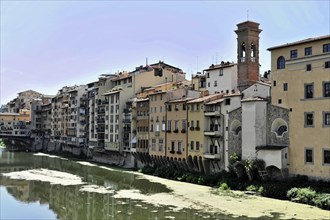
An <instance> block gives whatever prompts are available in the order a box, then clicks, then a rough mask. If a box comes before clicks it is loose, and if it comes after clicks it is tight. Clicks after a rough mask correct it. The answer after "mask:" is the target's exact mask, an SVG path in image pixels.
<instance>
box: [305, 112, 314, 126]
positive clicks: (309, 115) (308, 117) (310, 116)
mask: <svg viewBox="0 0 330 220" xmlns="http://www.w3.org/2000/svg"><path fill="white" fill-rule="evenodd" d="M305 127H314V113H313V112H305Z"/></svg>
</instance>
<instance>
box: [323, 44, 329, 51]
mask: <svg viewBox="0 0 330 220" xmlns="http://www.w3.org/2000/svg"><path fill="white" fill-rule="evenodd" d="M327 52H330V44H323V53H327Z"/></svg>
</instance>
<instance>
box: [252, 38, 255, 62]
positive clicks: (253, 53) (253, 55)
mask: <svg viewBox="0 0 330 220" xmlns="http://www.w3.org/2000/svg"><path fill="white" fill-rule="evenodd" d="M251 62H256V45H255V43H254V42H253V43H252V44H251Z"/></svg>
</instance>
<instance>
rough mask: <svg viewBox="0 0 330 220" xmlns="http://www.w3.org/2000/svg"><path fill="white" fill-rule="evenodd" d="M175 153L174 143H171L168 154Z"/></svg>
mask: <svg viewBox="0 0 330 220" xmlns="http://www.w3.org/2000/svg"><path fill="white" fill-rule="evenodd" d="M174 151H175V141H171V151H170V153H174Z"/></svg>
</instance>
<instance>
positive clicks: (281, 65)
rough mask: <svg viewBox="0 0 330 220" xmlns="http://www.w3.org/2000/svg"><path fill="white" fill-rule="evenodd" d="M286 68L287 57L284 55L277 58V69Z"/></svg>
mask: <svg viewBox="0 0 330 220" xmlns="http://www.w3.org/2000/svg"><path fill="white" fill-rule="evenodd" d="M284 68H285V59H284V57H283V56H280V57H279V58H278V59H277V69H284Z"/></svg>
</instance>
